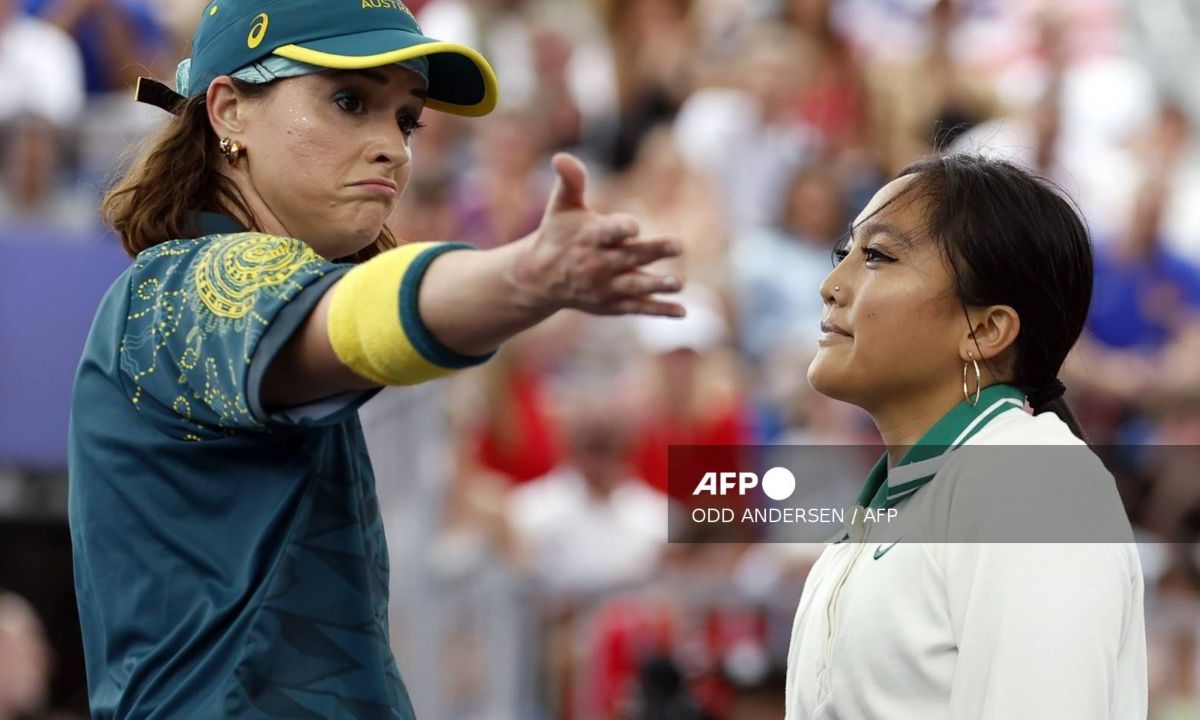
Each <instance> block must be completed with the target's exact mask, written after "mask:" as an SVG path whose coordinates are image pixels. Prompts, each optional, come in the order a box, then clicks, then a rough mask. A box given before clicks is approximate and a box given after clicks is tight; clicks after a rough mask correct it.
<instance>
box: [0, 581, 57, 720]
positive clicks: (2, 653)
mask: <svg viewBox="0 0 1200 720" xmlns="http://www.w3.org/2000/svg"><path fill="white" fill-rule="evenodd" d="M50 669H51V651H50V645H49V643H47V641H46V637H45V633H44V631H43V630H42V623H41V621H40V620H38V616H37V612H36V611H34V609H33V607H32V606H31V605H30V604H29V603H28V602H26V601H25V600H24V599H23V598H21V597H20V596H18V595H14V594H12V593H5V592H0V720H16V719H17V718H22V717H26V716H27V715H28V714H29V713H35V712H38V711H40V710H43V709H45V706H46V700H47V692H48V690H49V686H50Z"/></svg>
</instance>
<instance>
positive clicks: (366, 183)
mask: <svg viewBox="0 0 1200 720" xmlns="http://www.w3.org/2000/svg"><path fill="white" fill-rule="evenodd" d="M351 187H361V188H366V189H367V190H371V191H373V192H376V193H378V194H380V195H383V196H385V197H389V198H392V197H396V194H397V192H398V189H397V187H396V183H395V181H393V180H388V179H387V178H372V179H370V180H362V181H359V182H356V183H352V184H351Z"/></svg>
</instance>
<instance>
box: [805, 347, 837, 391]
mask: <svg viewBox="0 0 1200 720" xmlns="http://www.w3.org/2000/svg"><path fill="white" fill-rule="evenodd" d="M844 374H845V371H844V369H843V368H840V367H837V366H835V365H834V364H833V362H832V358H829V357H823V353H822V352H821V351H820V350H818V351H817V354H816V356H815V357H814V358H813V359H812V362H810V363H809V364H808V384H809V385H811V386H812V389H813V390H816V391H817V392H819V393H821V394H822V395H824V396H826V397H830V398H833V399H835V400H841V399H842V397H841V396H842V395H843V393H842V392H840V390H841V389H842V386H843V385H844V382H843V380H844V378H843V377H842V376H843V375H844Z"/></svg>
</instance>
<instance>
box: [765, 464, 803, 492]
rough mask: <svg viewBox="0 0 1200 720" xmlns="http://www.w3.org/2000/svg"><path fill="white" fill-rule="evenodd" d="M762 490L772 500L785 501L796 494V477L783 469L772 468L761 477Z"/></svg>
mask: <svg viewBox="0 0 1200 720" xmlns="http://www.w3.org/2000/svg"><path fill="white" fill-rule="evenodd" d="M762 489H763V492H765V493H766V494H767V497H769V498H771V499H772V500H787V499H788V498H790V497H791V496H792V493H794V492H796V476H795V475H793V474H792V471H791V470H788V469H787V468H784V467H773V468H771V469H770V470H768V471H767V472H766V474H765V475H763V476H762Z"/></svg>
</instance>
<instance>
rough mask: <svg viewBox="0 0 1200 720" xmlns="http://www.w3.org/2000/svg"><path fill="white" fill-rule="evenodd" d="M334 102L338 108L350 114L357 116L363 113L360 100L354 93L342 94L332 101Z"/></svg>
mask: <svg viewBox="0 0 1200 720" xmlns="http://www.w3.org/2000/svg"><path fill="white" fill-rule="evenodd" d="M334 102H336V103H337V106H338V107H339V108H341V109H342V110H344V111H345V112H348V113H351V114H355V115H357V114H358V113H360V112H362V111H363V101H362V98H360V97H359V96H358V95H355V94H354V93H342V94H340V95H338V96H337V97H336V98H335V99H334Z"/></svg>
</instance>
